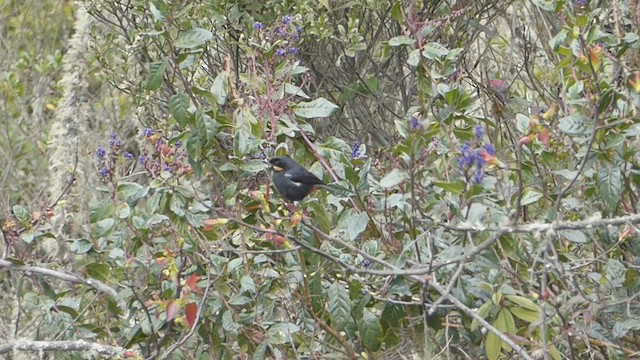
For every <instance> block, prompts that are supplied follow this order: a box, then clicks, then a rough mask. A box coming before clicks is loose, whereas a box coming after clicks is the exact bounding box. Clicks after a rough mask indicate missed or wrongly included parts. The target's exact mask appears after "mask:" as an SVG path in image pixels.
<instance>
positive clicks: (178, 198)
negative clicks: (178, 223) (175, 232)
mask: <svg viewBox="0 0 640 360" xmlns="http://www.w3.org/2000/svg"><path fill="white" fill-rule="evenodd" d="M186 207H187V202H186V200H185V198H184V197H183V196H182V195H180V194H179V193H173V196H171V202H170V203H169V208H170V209H171V211H172V212H173V213H174V214H176V215H177V216H179V217H184V215H185V214H186Z"/></svg>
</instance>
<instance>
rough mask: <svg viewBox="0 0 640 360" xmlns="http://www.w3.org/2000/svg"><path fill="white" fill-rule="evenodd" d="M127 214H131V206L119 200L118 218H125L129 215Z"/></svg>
mask: <svg viewBox="0 0 640 360" xmlns="http://www.w3.org/2000/svg"><path fill="white" fill-rule="evenodd" d="M129 215H131V207H129V204H128V203H126V202H121V203H120V204H119V205H118V218H120V219H126V218H128V217H129Z"/></svg>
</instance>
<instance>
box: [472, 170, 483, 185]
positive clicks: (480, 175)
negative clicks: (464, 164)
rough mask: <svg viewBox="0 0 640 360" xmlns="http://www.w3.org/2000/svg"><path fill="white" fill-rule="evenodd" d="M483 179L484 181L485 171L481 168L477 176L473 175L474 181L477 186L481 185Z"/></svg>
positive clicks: (476, 173) (477, 171)
mask: <svg viewBox="0 0 640 360" xmlns="http://www.w3.org/2000/svg"><path fill="white" fill-rule="evenodd" d="M482 179H484V170H483V169H482V167H480V166H479V167H478V168H477V169H476V172H475V174H473V181H475V182H476V184H480V183H481V182H482Z"/></svg>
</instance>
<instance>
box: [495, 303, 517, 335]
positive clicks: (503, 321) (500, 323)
mask: <svg viewBox="0 0 640 360" xmlns="http://www.w3.org/2000/svg"><path fill="white" fill-rule="evenodd" d="M493 326H495V328H496V329H498V330H500V331H502V332H504V333H507V334H515V333H516V322H515V321H514V320H513V315H512V314H511V312H510V311H509V309H504V308H503V309H502V310H500V311H499V312H498V316H497V317H496V321H495V322H494V323H493Z"/></svg>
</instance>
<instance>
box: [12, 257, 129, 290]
mask: <svg viewBox="0 0 640 360" xmlns="http://www.w3.org/2000/svg"><path fill="white" fill-rule="evenodd" d="M0 268H5V269H8V270H10V271H20V272H24V273H27V274H29V273H33V274H40V275H44V276H51V277H54V278H56V279H60V280H63V281H68V282H70V283H74V284H81V285H85V286H88V287H91V288H94V289H95V290H98V291H100V292H102V293H104V294H107V295H109V296H110V297H112V298H114V299H115V298H116V296H117V295H118V292H117V291H116V290H115V289H113V288H111V287H109V286H107V285H106V284H105V283H103V282H102V281H99V280H95V279H85V278H82V277H80V276H78V275H76V274H72V273H64V272H60V271H56V270H51V269H48V268H44V267H40V266H28V265H15V264H13V263H11V262H9V261H7V260H2V259H0Z"/></svg>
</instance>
